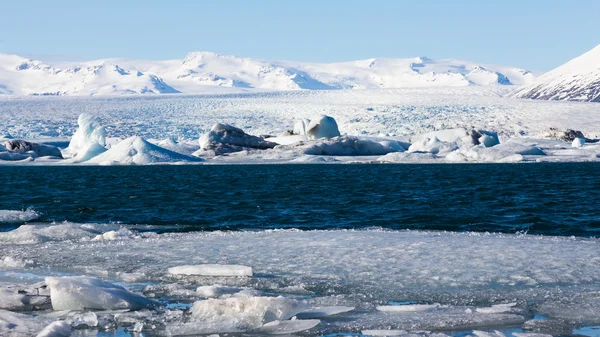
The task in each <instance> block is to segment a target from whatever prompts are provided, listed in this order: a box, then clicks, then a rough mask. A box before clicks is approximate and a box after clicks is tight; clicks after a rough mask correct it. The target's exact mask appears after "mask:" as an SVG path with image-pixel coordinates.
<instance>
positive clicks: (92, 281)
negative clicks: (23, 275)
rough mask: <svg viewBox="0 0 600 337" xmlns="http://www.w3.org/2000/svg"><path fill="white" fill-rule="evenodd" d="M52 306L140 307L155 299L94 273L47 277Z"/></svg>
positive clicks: (137, 308) (73, 308)
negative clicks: (100, 277) (91, 274)
mask: <svg viewBox="0 0 600 337" xmlns="http://www.w3.org/2000/svg"><path fill="white" fill-rule="evenodd" d="M46 284H48V287H49V288H50V300H51V301H52V308H53V309H54V310H86V309H87V310H89V309H93V310H116V309H130V310H139V309H145V308H153V307H156V306H157V305H158V303H157V302H154V301H151V300H148V299H146V298H145V297H143V296H141V295H137V294H134V293H132V292H130V291H128V290H126V289H125V288H123V287H121V286H118V285H115V284H112V283H108V282H105V281H102V280H100V279H97V278H94V277H86V276H65V277H46Z"/></svg>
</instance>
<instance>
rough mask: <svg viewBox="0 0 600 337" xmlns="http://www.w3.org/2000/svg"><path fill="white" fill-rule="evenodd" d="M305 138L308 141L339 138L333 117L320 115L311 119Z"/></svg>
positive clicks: (338, 131)
mask: <svg viewBox="0 0 600 337" xmlns="http://www.w3.org/2000/svg"><path fill="white" fill-rule="evenodd" d="M294 129H295V127H294ZM306 136H307V137H308V138H309V139H319V138H333V137H338V136H340V130H339V129H338V125H337V123H336V121H335V119H333V117H330V116H325V115H320V116H317V117H315V118H313V119H312V120H311V122H310V124H308V127H306Z"/></svg>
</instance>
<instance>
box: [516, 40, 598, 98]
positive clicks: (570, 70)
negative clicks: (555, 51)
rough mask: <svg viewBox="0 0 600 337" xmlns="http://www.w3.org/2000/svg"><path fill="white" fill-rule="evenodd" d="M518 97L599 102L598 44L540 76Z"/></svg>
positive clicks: (521, 91) (517, 94)
mask: <svg viewBox="0 0 600 337" xmlns="http://www.w3.org/2000/svg"><path fill="white" fill-rule="evenodd" d="M513 96H514V97H517V98H532V99H546V100H559V101H582V102H600V45H598V46H596V48H594V49H592V50H590V51H588V52H587V53H585V54H583V55H581V56H579V57H577V58H575V59H573V60H571V61H569V62H567V63H565V64H563V65H562V66H560V67H558V68H556V69H554V70H552V71H550V72H547V73H545V74H544V75H542V76H540V77H539V78H538V79H537V80H536V81H535V82H534V83H532V84H531V85H530V86H527V87H526V88H523V89H522V90H519V91H517V92H516V93H515V94H514V95H513Z"/></svg>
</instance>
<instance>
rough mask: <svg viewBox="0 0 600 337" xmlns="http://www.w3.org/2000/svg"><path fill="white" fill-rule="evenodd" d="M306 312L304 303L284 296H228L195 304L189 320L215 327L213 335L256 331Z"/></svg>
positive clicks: (306, 306) (306, 305) (306, 307)
mask: <svg viewBox="0 0 600 337" xmlns="http://www.w3.org/2000/svg"><path fill="white" fill-rule="evenodd" d="M306 309H308V304H307V303H306V302H303V301H297V300H293V299H289V298H285V297H281V296H280V297H259V296H257V297H232V298H226V299H208V300H204V301H197V302H195V303H194V305H193V306H192V308H191V310H190V312H191V315H192V318H193V319H194V320H197V321H202V322H203V323H205V324H211V325H212V326H215V327H218V329H216V330H214V332H237V331H248V330H253V329H258V328H260V327H262V326H263V325H264V324H266V323H269V322H275V321H283V320H287V319H290V318H292V317H293V316H295V315H296V314H297V313H299V312H302V311H304V310H306Z"/></svg>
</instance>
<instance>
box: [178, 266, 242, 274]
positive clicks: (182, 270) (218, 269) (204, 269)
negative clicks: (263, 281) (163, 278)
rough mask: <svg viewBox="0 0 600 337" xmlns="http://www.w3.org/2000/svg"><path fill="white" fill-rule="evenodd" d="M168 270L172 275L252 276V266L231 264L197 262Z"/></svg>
mask: <svg viewBox="0 0 600 337" xmlns="http://www.w3.org/2000/svg"><path fill="white" fill-rule="evenodd" d="M168 272H169V274H173V275H199V276H252V267H247V266H238V265H233V264H229V265H227V264H199V265H187V266H177V267H171V268H169V270H168Z"/></svg>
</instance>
